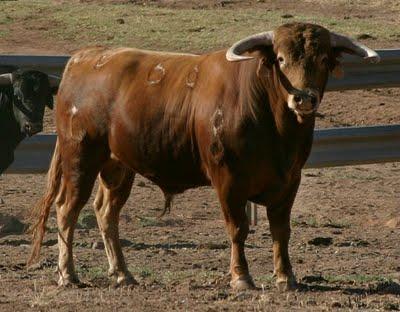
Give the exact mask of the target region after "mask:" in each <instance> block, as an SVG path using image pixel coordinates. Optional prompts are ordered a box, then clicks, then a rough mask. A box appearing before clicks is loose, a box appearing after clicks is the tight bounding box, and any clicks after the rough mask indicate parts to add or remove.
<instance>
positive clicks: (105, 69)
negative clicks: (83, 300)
mask: <svg viewBox="0 0 400 312" xmlns="http://www.w3.org/2000/svg"><path fill="white" fill-rule="evenodd" d="M341 52H346V53H352V54H356V55H359V56H361V57H364V58H366V59H369V60H371V61H378V60H379V56H378V55H377V54H376V53H375V52H374V51H373V50H371V49H369V48H367V47H365V46H363V45H361V44H358V43H355V42H353V41H352V40H351V39H349V38H347V37H344V36H341V35H338V34H334V33H330V32H329V31H328V30H326V29H324V28H323V27H320V26H317V25H311V24H302V23H293V24H287V25H283V26H281V27H279V28H277V29H276V30H275V31H274V32H265V33H262V34H258V35H254V36H250V37H248V38H245V39H243V40H241V41H239V42H238V43H236V44H234V45H233V46H232V47H231V48H230V49H229V50H228V51H218V52H214V53H210V54H205V55H190V54H172V53H162V52H150V51H143V50H136V49H129V48H119V49H107V48H99V47H96V48H87V49H84V50H81V51H79V52H78V53H76V54H75V55H73V56H72V57H71V59H70V61H69V63H68V65H67V66H66V69H65V72H64V76H63V79H62V82H61V85H60V88H59V93H58V97H57V112H56V121H57V131H58V141H57V146H56V150H55V153H54V156H53V160H52V163H51V168H50V170H49V177H48V179H49V181H48V189H47V192H46V194H45V196H44V197H43V199H42V201H41V202H40V204H39V205H38V207H37V213H38V214H39V219H38V222H37V224H36V227H35V232H34V241H33V252H32V256H31V259H30V260H31V261H33V260H35V259H37V257H38V255H39V250H40V244H41V241H42V239H43V235H44V229H45V224H46V220H47V217H48V214H49V210H50V207H51V205H52V203H53V201H54V200H55V201H56V206H57V222H58V229H59V237H58V242H59V252H60V254H59V262H58V272H59V284H60V285H67V284H69V283H76V282H78V278H77V276H76V274H75V270H74V264H73V256H72V241H73V232H74V228H75V224H76V221H77V219H78V215H79V212H80V210H81V209H82V207H83V206H84V205H85V203H86V202H87V200H88V198H89V196H90V194H91V191H92V188H93V184H94V182H95V180H96V177H97V176H99V177H100V188H99V192H98V194H97V196H96V200H95V204H94V207H95V212H96V216H97V220H98V224H99V228H100V230H101V233H102V236H103V239H104V243H105V247H106V252H107V257H108V261H109V265H110V269H109V273H110V275H114V276H115V277H116V278H117V283H118V284H129V283H134V281H135V280H134V279H133V277H132V276H131V274H130V273H129V271H128V269H127V267H126V265H125V261H124V257H123V254H122V251H121V246H120V243H119V238H118V222H119V212H120V209H121V208H122V206H123V205H124V204H125V202H126V200H127V198H128V196H129V193H130V190H131V187H132V183H133V179H134V176H135V174H136V173H139V174H141V175H143V176H145V177H146V178H148V179H150V180H151V181H153V182H154V183H156V184H157V185H158V186H159V187H160V188H161V189H162V190H163V192H164V193H166V194H176V193H180V192H183V191H184V190H186V189H188V188H193V187H197V186H201V185H210V184H211V185H212V186H213V187H214V188H215V190H216V192H217V194H218V197H219V200H220V203H221V207H222V211H223V215H224V218H225V221H226V226H227V230H228V233H229V236H230V239H231V243H232V247H231V264H230V272H231V275H232V280H231V286H232V287H233V288H235V289H246V288H252V287H254V283H253V280H252V278H251V276H250V274H249V269H248V265H247V261H246V258H245V253H244V243H245V240H246V237H247V234H248V230H249V225H248V220H247V217H246V214H245V204H246V202H247V201H248V200H250V201H253V202H255V203H259V204H262V205H265V206H267V212H268V218H269V222H270V230H271V233H272V239H273V252H274V271H275V275H276V277H277V285H278V287H279V288H281V289H289V288H292V287H294V286H295V282H296V281H295V277H294V275H293V272H292V266H291V264H290V260H289V254H288V242H289V236H290V212H291V208H292V205H293V201H294V199H295V196H296V193H297V189H298V186H299V183H300V177H301V169H302V167H303V165H304V163H305V161H306V159H307V157H308V155H309V153H310V149H311V145H312V140H313V129H314V120H315V112H316V110H317V108H318V105H319V103H320V101H321V99H322V96H323V93H324V88H325V86H326V82H327V79H328V75H329V73H330V72H332V71H335V67H337V66H338V65H339V62H338V61H337V59H336V58H337V57H338V56H339V55H340V53H341Z"/></svg>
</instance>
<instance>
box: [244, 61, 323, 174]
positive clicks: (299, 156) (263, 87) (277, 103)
mask: <svg viewBox="0 0 400 312" xmlns="http://www.w3.org/2000/svg"><path fill="white" fill-rule="evenodd" d="M257 63H258V62H252V64H250V62H248V64H246V66H248V70H246V72H247V73H248V77H247V79H243V83H245V84H246V86H245V87H244V88H243V89H244V90H247V91H246V92H247V99H248V100H246V101H242V105H243V106H245V108H244V109H243V111H245V112H246V113H247V115H248V116H251V117H252V119H253V122H254V123H255V125H257V127H259V128H261V129H263V131H266V133H274V134H275V135H276V136H277V137H278V140H277V142H276V144H277V146H276V148H277V149H278V150H280V152H281V154H282V155H284V156H285V157H284V158H285V159H286V160H285V163H286V164H285V167H292V166H295V167H302V166H303V165H304V162H305V161H306V159H307V157H308V155H309V153H310V150H311V145H312V140H313V131H314V125H315V117H314V116H311V117H308V118H307V119H305V120H303V121H302V122H299V121H298V120H297V116H296V115H295V114H294V113H293V112H292V111H291V110H290V109H289V107H288V104H287V102H286V99H285V98H284V96H283V92H282V90H281V86H280V82H279V79H278V77H277V75H276V72H275V70H274V69H273V68H272V69H271V70H270V71H264V72H262V74H261V73H260V70H259V67H260V66H259V64H257ZM245 96H246V94H245ZM293 160H296V163H293ZM297 162H298V163H297Z"/></svg>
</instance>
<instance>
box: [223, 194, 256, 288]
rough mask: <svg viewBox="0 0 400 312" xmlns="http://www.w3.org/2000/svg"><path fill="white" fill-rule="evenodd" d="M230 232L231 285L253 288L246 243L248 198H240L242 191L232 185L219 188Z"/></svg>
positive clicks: (233, 286)
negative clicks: (245, 250)
mask: <svg viewBox="0 0 400 312" xmlns="http://www.w3.org/2000/svg"><path fill="white" fill-rule="evenodd" d="M217 191H218V195H219V199H220V203H221V207H222V211H223V214H224V218H225V223H226V227H227V230H228V234H229V236H230V239H231V263H230V273H231V282H230V285H231V287H232V288H233V289H235V290H244V289H253V288H254V287H255V285H254V282H253V279H252V277H251V275H250V273H249V267H248V264H247V260H246V256H245V252H244V244H245V241H246V238H247V235H248V233H249V222H248V219H247V215H246V211H245V206H246V199H243V198H239V196H238V194H240V193H241V192H240V191H239V189H238V190H236V191H235V190H234V188H232V187H230V186H225V187H221V188H220V189H217Z"/></svg>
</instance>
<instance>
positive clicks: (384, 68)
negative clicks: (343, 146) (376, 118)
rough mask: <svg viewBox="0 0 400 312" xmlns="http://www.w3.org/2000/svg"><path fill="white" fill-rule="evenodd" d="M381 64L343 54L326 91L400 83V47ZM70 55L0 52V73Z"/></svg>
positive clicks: (51, 67) (51, 64) (48, 69)
mask: <svg viewBox="0 0 400 312" xmlns="http://www.w3.org/2000/svg"><path fill="white" fill-rule="evenodd" d="M377 52H378V54H379V56H380V57H381V62H380V63H378V64H367V65H366V63H365V62H364V61H363V60H362V59H361V58H359V57H355V56H349V55H344V57H343V61H342V63H343V69H344V73H345V75H344V78H342V79H334V78H331V79H329V81H328V85H327V91H341V90H356V89H368V88H390V87H398V86H400V50H394V49H383V50H377ZM68 59H69V56H65V55H64V56H43V55H36V56H33V55H0V74H1V73H4V72H6V71H9V69H10V67H18V68H22V69H36V70H40V71H42V72H45V73H47V74H53V75H61V74H62V71H63V70H64V67H65V64H66V63H67V61H68Z"/></svg>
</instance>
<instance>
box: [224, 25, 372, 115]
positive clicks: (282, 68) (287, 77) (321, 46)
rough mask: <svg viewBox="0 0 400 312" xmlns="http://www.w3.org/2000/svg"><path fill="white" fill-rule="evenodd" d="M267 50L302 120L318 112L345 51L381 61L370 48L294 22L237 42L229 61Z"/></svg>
mask: <svg viewBox="0 0 400 312" xmlns="http://www.w3.org/2000/svg"><path fill="white" fill-rule="evenodd" d="M255 50H260V51H266V52H265V53H266V59H267V62H265V64H267V65H266V66H275V70H276V72H277V75H278V76H279V82H280V84H279V85H280V88H281V90H280V91H281V92H282V93H283V95H284V98H285V99H286V103H287V105H288V107H289V109H290V110H292V111H293V112H294V113H295V114H296V115H297V116H298V120H299V121H301V120H303V119H304V118H306V117H308V116H312V115H314V113H315V112H316V111H317V109H318V106H319V103H320V101H321V98H322V95H323V92H324V89H325V86H326V83H327V80H328V76H329V73H332V74H334V75H335V74H337V73H338V72H341V70H340V62H339V61H338V60H337V58H338V57H339V56H340V54H341V53H342V52H345V53H350V54H355V55H358V56H360V57H363V58H364V59H366V60H368V61H371V62H378V61H379V60H380V58H379V56H378V54H377V53H376V52H375V51H373V50H371V49H369V48H368V47H366V46H364V45H362V44H360V43H357V42H355V41H353V40H352V39H350V38H348V37H346V36H342V35H339V34H336V33H333V32H329V31H328V30H327V29H325V28H323V27H321V26H318V25H313V24H304V23H291V24H285V25H282V26H280V27H278V28H277V29H276V30H275V31H268V32H264V33H260V34H257V35H253V36H250V37H248V38H245V39H243V40H240V41H239V42H237V43H235V44H234V45H233V46H232V47H231V48H230V49H229V50H228V51H227V53H226V58H227V60H228V61H245V60H249V59H253V57H252V56H250V55H242V54H244V53H246V52H252V51H255Z"/></svg>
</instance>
